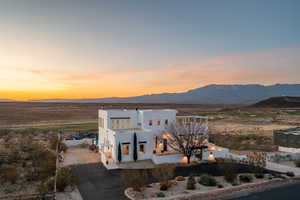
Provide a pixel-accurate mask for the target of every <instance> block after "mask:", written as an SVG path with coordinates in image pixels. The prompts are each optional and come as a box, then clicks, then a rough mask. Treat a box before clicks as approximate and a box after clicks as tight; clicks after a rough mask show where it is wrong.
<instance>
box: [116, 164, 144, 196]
mask: <svg viewBox="0 0 300 200" xmlns="http://www.w3.org/2000/svg"><path fill="white" fill-rule="evenodd" d="M121 175H122V177H123V180H124V184H125V186H126V187H132V188H133V189H134V190H135V191H141V188H142V187H144V186H146V185H147V183H148V173H147V171H145V170H138V169H127V170H122V174H121Z"/></svg>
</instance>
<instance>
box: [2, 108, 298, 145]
mask: <svg viewBox="0 0 300 200" xmlns="http://www.w3.org/2000/svg"><path fill="white" fill-rule="evenodd" d="M101 108H105V109H135V108H140V109H164V108H170V109H177V110H178V111H179V114H180V115H189V114H196V115H206V116H208V117H209V129H210V133H211V134H212V135H214V136H218V135H219V136H222V137H220V138H218V137H214V138H215V140H216V141H218V142H217V143H218V144H219V145H225V146H227V147H229V148H233V149H236V150H241V148H240V147H241V146H243V149H242V150H248V149H252V148H255V145H256V144H257V143H261V144H262V146H261V147H259V148H257V149H268V150H272V149H274V148H273V146H272V133H273V130H277V129H286V128H291V127H295V126H300V108H298V109H297V108H292V109H288V108H286V109H282V108H253V107H251V108H249V107H241V106H218V105H186V104H96V103H24V102H23V103H21V102H17V103H0V131H1V128H2V129H3V128H8V127H9V128H14V129H25V130H24V132H26V133H27V132H32V130H26V129H29V128H32V127H34V128H36V129H38V130H37V132H41V131H42V132H47V131H45V130H48V132H49V130H52V132H58V131H60V132H79V131H83V132H85V131H94V132H95V131H97V111H98V109H101ZM53 130H55V131H53ZM4 133H5V132H4ZM2 135H3V134H2ZM224 135H230V136H232V137H231V138H230V141H235V142H234V144H231V143H228V141H225V138H227V137H224ZM233 136H236V139H234V138H233ZM240 141H242V142H243V143H242V142H240ZM266 141H267V142H266ZM266 146H268V147H267V148H266ZM246 147H247V148H246Z"/></svg>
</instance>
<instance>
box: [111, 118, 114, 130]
mask: <svg viewBox="0 0 300 200" xmlns="http://www.w3.org/2000/svg"><path fill="white" fill-rule="evenodd" d="M111 128H115V120H114V119H112V120H111Z"/></svg>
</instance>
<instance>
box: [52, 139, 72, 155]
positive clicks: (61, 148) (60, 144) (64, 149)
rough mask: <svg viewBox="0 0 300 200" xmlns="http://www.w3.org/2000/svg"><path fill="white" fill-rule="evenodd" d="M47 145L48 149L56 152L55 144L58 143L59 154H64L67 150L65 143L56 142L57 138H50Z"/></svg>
mask: <svg viewBox="0 0 300 200" xmlns="http://www.w3.org/2000/svg"><path fill="white" fill-rule="evenodd" d="M49 143H50V148H51V149H52V150H56V146H57V143H58V147H59V148H58V151H59V152H61V151H64V152H66V151H67V150H68V147H67V145H66V144H65V143H63V142H62V141H61V140H60V141H58V138H57V136H52V137H51V138H50V141H49Z"/></svg>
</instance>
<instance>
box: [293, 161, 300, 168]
mask: <svg viewBox="0 0 300 200" xmlns="http://www.w3.org/2000/svg"><path fill="white" fill-rule="evenodd" d="M294 163H295V165H296V167H300V159H297V160H295V161H294Z"/></svg>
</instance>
